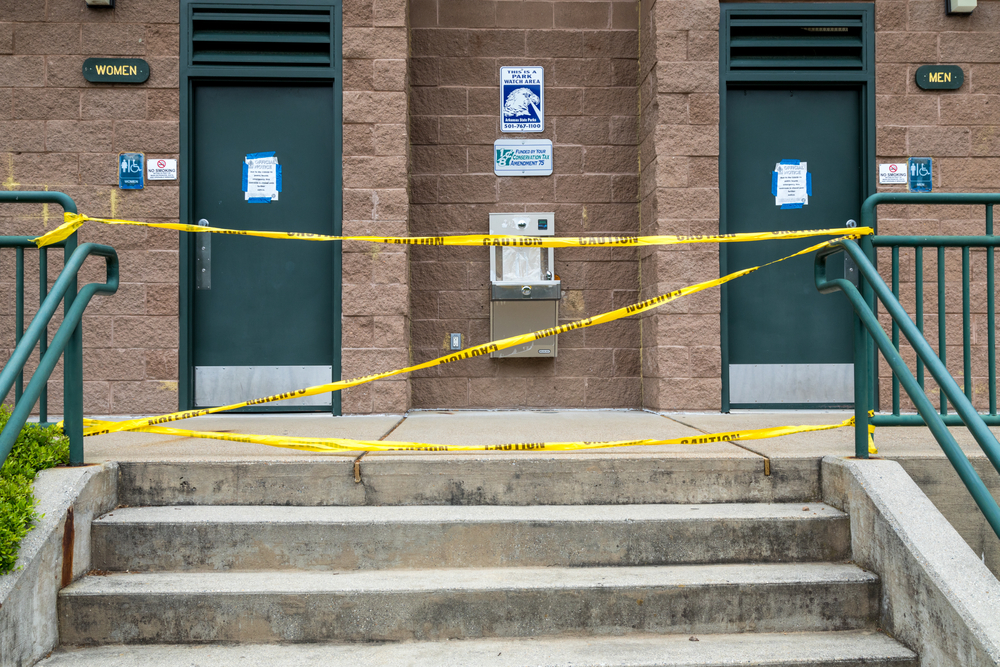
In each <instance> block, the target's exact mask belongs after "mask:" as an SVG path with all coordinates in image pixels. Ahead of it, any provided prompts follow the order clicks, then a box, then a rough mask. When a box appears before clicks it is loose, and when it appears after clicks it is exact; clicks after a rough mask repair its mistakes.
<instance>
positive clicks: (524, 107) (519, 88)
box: [500, 67, 545, 132]
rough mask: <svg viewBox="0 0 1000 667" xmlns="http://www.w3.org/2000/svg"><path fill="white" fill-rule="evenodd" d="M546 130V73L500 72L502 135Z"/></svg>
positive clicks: (504, 69)
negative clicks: (504, 133)
mask: <svg viewBox="0 0 1000 667" xmlns="http://www.w3.org/2000/svg"><path fill="white" fill-rule="evenodd" d="M544 130H545V69H544V68H543V67H501V68H500V131H501V132H542V131H544Z"/></svg>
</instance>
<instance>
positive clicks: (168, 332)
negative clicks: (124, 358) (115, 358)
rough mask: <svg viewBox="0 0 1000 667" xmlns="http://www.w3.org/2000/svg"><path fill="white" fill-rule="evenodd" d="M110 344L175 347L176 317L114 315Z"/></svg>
mask: <svg viewBox="0 0 1000 667" xmlns="http://www.w3.org/2000/svg"><path fill="white" fill-rule="evenodd" d="M112 326H113V332H112V339H111V340H112V344H113V345H115V346H118V347H135V348H166V349H169V348H175V347H177V318H176V317H148V316H147V317H115V318H114V320H113V324H112Z"/></svg>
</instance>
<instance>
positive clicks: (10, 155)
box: [3, 153, 21, 190]
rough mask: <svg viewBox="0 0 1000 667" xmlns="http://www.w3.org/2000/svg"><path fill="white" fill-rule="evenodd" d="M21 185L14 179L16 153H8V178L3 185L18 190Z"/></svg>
mask: <svg viewBox="0 0 1000 667" xmlns="http://www.w3.org/2000/svg"><path fill="white" fill-rule="evenodd" d="M20 185H21V184H20V183H18V182H17V181H15V180H14V154H13V153H7V180H6V181H4V182H3V186H4V187H5V188H7V189H8V190H16V189H17V188H18V187H20Z"/></svg>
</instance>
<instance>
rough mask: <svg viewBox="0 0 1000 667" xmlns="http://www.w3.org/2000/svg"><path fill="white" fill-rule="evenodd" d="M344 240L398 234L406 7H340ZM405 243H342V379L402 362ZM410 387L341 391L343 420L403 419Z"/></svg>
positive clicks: (401, 1) (402, 221) (403, 217)
mask: <svg viewBox="0 0 1000 667" xmlns="http://www.w3.org/2000/svg"><path fill="white" fill-rule="evenodd" d="M343 55H344V234H348V235H364V234H377V235H390V236H406V234H407V218H408V216H409V202H408V199H407V194H406V185H407V184H406V163H407V157H406V156H407V149H408V146H407V125H406V113H407V111H406V108H407V100H406V57H407V32H406V0H345V2H344V50H343ZM409 257H410V253H409V250H407V247H406V246H400V245H379V246H373V245H371V244H367V243H366V244H360V243H345V244H344V270H343V280H344V288H343V307H344V310H343V319H342V323H343V338H342V350H343V356H342V362H341V367H342V377H344V378H345V379H346V378H353V377H359V376H362V375H369V374H371V373H377V372H380V371H388V370H393V369H396V368H402V367H405V366H406V365H407V364H408V363H409V350H408V338H409V320H408V311H409V285H408V284H409V265H408V262H409ZM409 385H410V381H409V380H408V379H405V378H403V377H396V378H391V379H389V380H382V381H380V382H374V383H370V384H365V385H361V386H359V387H354V388H352V389H348V390H346V391H344V392H343V398H342V400H343V403H342V407H343V411H344V414H363V413H372V412H403V411H405V410H407V409H408V408H409V407H410V386H409Z"/></svg>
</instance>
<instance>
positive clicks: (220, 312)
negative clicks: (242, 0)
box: [190, 82, 340, 410]
mask: <svg viewBox="0 0 1000 667" xmlns="http://www.w3.org/2000/svg"><path fill="white" fill-rule="evenodd" d="M334 92H335V91H334V88H333V85H332V84H331V83H329V82H325V83H308V82H302V83H287V84H281V83H266V82H240V83H224V82H198V83H195V84H194V85H193V87H192V118H193V122H192V151H191V154H192V155H191V157H192V174H191V176H190V183H191V202H192V206H191V211H192V218H193V219H194V220H205V221H207V224H209V225H211V226H213V227H224V228H229V229H254V230H275V231H296V232H313V233H318V234H334V233H335V229H336V226H335V206H334V203H335V197H334V194H335V193H334V173H335V164H336V161H337V160H338V159H339V155H340V152H339V150H337V147H336V146H335V145H334V136H335V135H334V126H335V125H336V124H338V123H339V122H340V121H339V116H338V114H337V108H336V105H335V94H334ZM272 152H273V154H274V157H275V158H276V159H277V163H278V164H279V165H280V192H278V195H277V199H276V200H274V201H267V202H266V203H264V202H254V201H253V200H252V199H248V196H247V194H245V192H244V190H245V189H246V187H247V186H246V185H244V164H245V160H246V159H247V156H248V155H252V154H256V153H265V154H266V153H272ZM197 236H198V237H205V238H199V239H197V241H196V243H195V251H194V261H193V262H190V265H191V267H192V269H193V275H192V278H191V284H192V285H193V292H192V323H191V327H192V331H191V341H192V354H191V358H192V362H193V366H194V369H193V370H194V373H193V380H194V392H193V398H194V400H193V403H194V405H195V406H196V407H205V406H213V405H224V404H229V403H233V402H237V401H243V400H246V399H250V398H257V397H259V396H265V395H270V394H275V393H280V392H284V391H289V390H293V389H299V388H302V387H305V386H309V385H314V384H320V383H323V382H329V381H330V380H331V378H332V377H333V366H334V360H335V358H336V350H335V349H334V341H335V335H334V334H335V330H334V328H335V327H336V326H338V323H337V322H336V318H335V313H336V312H337V307H336V304H335V303H334V298H335V294H337V293H338V292H337V290H336V285H335V281H338V280H340V276H339V274H338V273H335V272H334V265H335V263H334V250H335V248H334V246H335V244H334V243H328V242H311V241H294V240H272V239H262V238H251V237H244V236H230V235H222V234H211V235H209V234H198V235H197ZM330 405H331V397H330V395H329V394H326V395H323V396H316V397H310V398H305V399H293V400H290V401H282V402H280V403H274V404H271V405H269V406H268V407H267V408H264V409H278V410H287V409H297V410H303V409H327V410H328V409H330Z"/></svg>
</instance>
